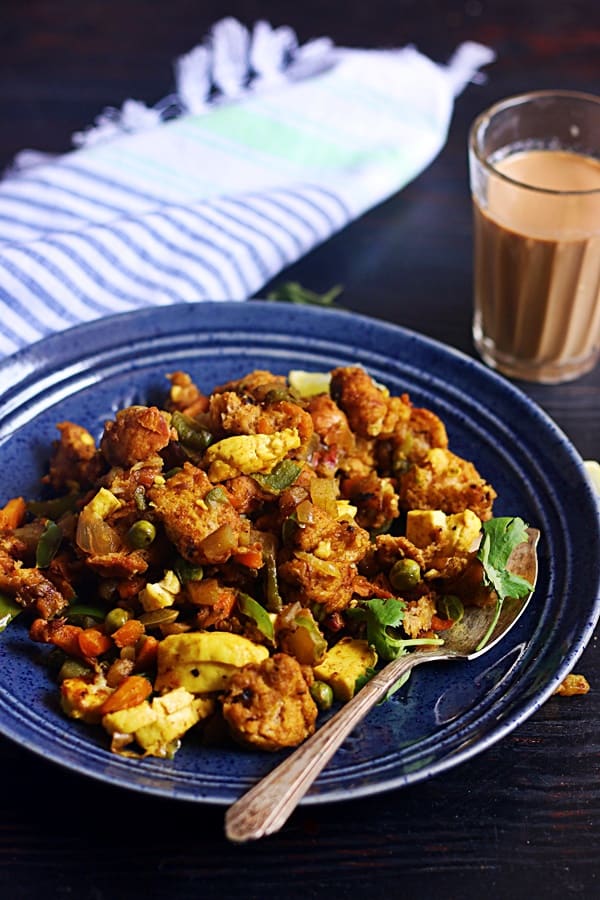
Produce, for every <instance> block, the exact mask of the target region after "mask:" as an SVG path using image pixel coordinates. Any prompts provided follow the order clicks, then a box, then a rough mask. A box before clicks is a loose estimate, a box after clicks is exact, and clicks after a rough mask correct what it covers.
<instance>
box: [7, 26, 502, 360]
mask: <svg viewBox="0 0 600 900" xmlns="http://www.w3.org/2000/svg"><path fill="white" fill-rule="evenodd" d="M492 58H493V54H492V53H491V51H489V50H488V49H487V48H485V47H482V46H481V45H479V44H464V45H461V47H459V48H458V50H457V52H456V53H455V54H454V56H453V58H452V59H451V60H450V63H449V64H448V65H447V66H441V65H437V64H435V63H433V62H432V61H431V60H429V59H428V58H426V57H425V56H423V55H422V54H420V53H419V52H418V51H417V50H416V49H414V48H412V47H405V48H403V49H401V50H397V51H392V50H360V49H348V48H339V47H335V46H333V44H332V43H331V42H330V41H329V40H327V39H319V40H316V41H312V42H310V43H309V44H306V45H304V46H300V47H299V46H298V44H297V41H296V37H295V35H294V33H293V31H291V30H290V29H288V28H277V29H273V28H271V27H270V26H269V25H268V24H267V23H265V22H259V23H257V25H256V26H255V27H254V29H253V30H252V32H250V31H248V30H247V29H246V28H245V27H244V26H242V25H241V24H240V23H239V22H237V21H236V20H234V19H224V20H222V21H221V22H219V23H217V24H216V26H215V27H214V28H213V30H212V32H211V34H210V35H209V37H208V38H207V40H206V41H205V42H204V43H203V44H201V45H199V46H198V47H196V48H194V49H193V50H192V51H191V52H190V53H189V54H187V55H186V56H184V57H182V58H181V59H180V60H178V61H177V63H176V87H177V89H176V93H175V94H173V95H171V96H168V97H166V98H165V99H164V100H163V101H161V102H160V103H158V104H157V105H156V106H155V107H153V108H148V107H146V106H144V105H143V104H141V103H138V102H134V101H127V102H126V103H125V104H124V105H123V108H122V109H121V110H111V109H109V110H105V111H104V113H103V114H102V115H101V116H99V118H98V119H97V121H96V123H95V125H94V126H93V127H92V128H90V129H88V130H87V131H84V132H82V133H79V134H77V135H75V136H74V143H75V147H76V149H74V150H72V151H71V152H69V153H67V154H65V155H62V156H59V157H49V156H44V155H43V154H37V153H33V152H27V151H26V152H23V153H22V154H19V156H18V157H17V159H16V160H15V165H14V166H13V167H12V169H11V170H10V171H9V172H7V173H6V175H5V177H4V179H3V180H2V182H0V357H1V356H4V355H6V354H10V353H12V352H14V351H16V350H17V349H19V348H20V347H23V346H25V345H27V344H29V343H31V342H34V341H37V340H39V339H40V338H42V337H43V336H45V335H47V334H48V333H50V332H54V331H60V330H62V329H65V328H67V327H69V326H70V325H73V324H76V323H80V322H85V321H89V320H91V319H94V318H97V317H100V316H105V315H109V314H112V313H116V312H121V311H126V310H131V309H136V308H138V307H143V306H151V305H163V304H169V303H175V302H195V301H198V300H203V299H211V300H221V299H229V300H243V299H245V298H247V297H250V296H252V295H253V294H255V293H256V292H257V291H259V289H260V288H261V287H262V286H263V285H264V284H265V283H266V282H267V281H268V280H269V279H271V278H272V277H273V276H274V275H276V274H277V272H279V271H280V270H282V269H283V268H284V267H286V266H287V265H289V264H290V263H292V262H293V261H295V260H296V259H298V258H299V257H300V256H302V255H303V254H305V253H307V252H308V251H309V250H310V249H311V248H313V247H315V246H316V245H317V244H319V243H320V242H322V241H324V240H325V239H327V238H328V237H330V236H331V235H332V234H333V233H335V232H336V231H338V230H339V229H341V228H342V227H344V226H345V225H346V224H347V223H348V222H350V221H351V220H352V219H354V218H356V217H357V216H359V215H360V214H361V213H363V212H364V211H365V210H367V209H368V208H369V207H371V206H373V205H375V204H376V203H378V202H380V201H381V200H383V199H384V198H386V197H388V196H390V195H391V194H393V193H394V192H396V191H397V190H399V189H400V188H401V187H402V186H403V185H405V184H406V183H407V182H408V181H409V180H410V179H412V178H414V177H415V176H416V175H417V174H418V173H419V172H421V171H422V170H423V169H424V168H425V167H426V166H427V165H428V164H429V163H430V162H431V160H432V159H433V158H434V157H435V156H436V154H437V153H438V152H439V151H440V149H441V147H442V146H443V144H444V141H445V139H446V134H447V129H448V125H449V121H450V117H451V113H452V106H453V99H454V97H455V96H456V94H458V93H459V92H460V91H461V90H462V89H463V88H464V86H465V85H466V84H467V83H468V82H469V81H470V80H472V79H473V78H474V77H476V73H477V72H478V69H479V68H480V67H481V66H482V65H485V64H486V63H489V62H490V61H491V60H492Z"/></svg>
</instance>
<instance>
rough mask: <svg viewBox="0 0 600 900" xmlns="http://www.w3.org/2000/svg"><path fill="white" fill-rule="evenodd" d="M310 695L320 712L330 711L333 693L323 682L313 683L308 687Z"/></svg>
mask: <svg viewBox="0 0 600 900" xmlns="http://www.w3.org/2000/svg"><path fill="white" fill-rule="evenodd" d="M310 695H311V697H312V698H313V700H314V701H315V703H316V704H317V706H318V707H319V709H320V710H326V709H331V706H332V704H333V691H332V689H331V687H330V685H328V684H327V683H326V682H325V681H313V683H312V684H311V686H310Z"/></svg>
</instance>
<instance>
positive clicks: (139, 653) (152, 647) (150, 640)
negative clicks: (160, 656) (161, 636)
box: [135, 634, 159, 672]
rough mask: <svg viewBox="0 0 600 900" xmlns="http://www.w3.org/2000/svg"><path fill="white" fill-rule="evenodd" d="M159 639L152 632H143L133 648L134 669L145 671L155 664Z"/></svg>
mask: <svg viewBox="0 0 600 900" xmlns="http://www.w3.org/2000/svg"><path fill="white" fill-rule="evenodd" d="M158 644H159V641H158V639H157V638H155V637H154V635H152V634H145V635H143V637H142V638H141V640H140V642H139V644H138V645H137V646H136V648H135V670H136V672H145V671H147V670H148V669H151V668H153V666H154V665H155V664H156V655H157V653H158Z"/></svg>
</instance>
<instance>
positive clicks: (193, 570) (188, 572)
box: [173, 556, 204, 584]
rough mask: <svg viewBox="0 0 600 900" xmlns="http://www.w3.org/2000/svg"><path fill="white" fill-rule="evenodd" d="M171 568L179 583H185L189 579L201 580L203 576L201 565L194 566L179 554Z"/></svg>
mask: <svg viewBox="0 0 600 900" xmlns="http://www.w3.org/2000/svg"><path fill="white" fill-rule="evenodd" d="M173 569H174V570H175V574H176V575H177V578H178V579H179V581H180V582H181V584H187V583H188V582H189V581H202V579H203V578H204V569H203V568H202V566H195V565H194V564H193V563H191V562H188V561H187V559H184V558H183V557H182V556H179V557H178V558H177V559H176V560H175V563H174V565H173Z"/></svg>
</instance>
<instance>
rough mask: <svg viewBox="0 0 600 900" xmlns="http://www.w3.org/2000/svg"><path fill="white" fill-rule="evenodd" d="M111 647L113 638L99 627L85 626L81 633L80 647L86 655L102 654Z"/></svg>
mask: <svg viewBox="0 0 600 900" xmlns="http://www.w3.org/2000/svg"><path fill="white" fill-rule="evenodd" d="M111 647H112V641H111V639H110V638H109V637H108V635H107V634H104V633H103V632H102V631H100V630H99V629H98V628H83V629H82V631H81V634H80V635H79V649H80V651H81V653H82V654H83V655H84V656H86V657H93V656H101V655H102V654H103V653H106V651H107V650H110V648H111Z"/></svg>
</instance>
